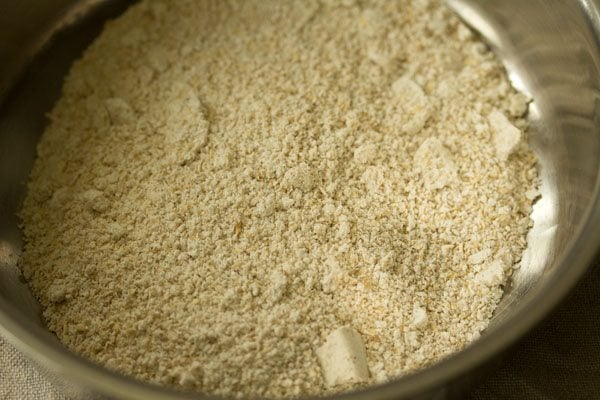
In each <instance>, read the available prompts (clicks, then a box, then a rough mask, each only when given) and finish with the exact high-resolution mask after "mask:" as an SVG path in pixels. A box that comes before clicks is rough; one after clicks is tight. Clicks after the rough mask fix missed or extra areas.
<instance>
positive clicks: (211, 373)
mask: <svg viewBox="0 0 600 400" xmlns="http://www.w3.org/2000/svg"><path fill="white" fill-rule="evenodd" d="M526 104H527V103H526V99H525V98H524V97H523V96H522V95H520V94H518V93H516V92H515V91H514V90H513V89H512V88H511V87H510V84H509V82H508V80H507V78H506V75H505V72H504V70H503V69H502V67H501V65H500V63H499V62H498V61H497V60H496V59H495V58H494V56H493V54H491V53H490V52H489V51H488V50H487V49H486V47H485V46H484V45H483V44H481V43H480V42H479V41H478V40H477V39H476V38H475V37H474V36H473V35H472V34H471V33H470V31H469V30H468V29H467V28H466V27H465V26H464V25H462V24H461V23H460V22H459V20H458V19H457V18H456V17H455V16H453V15H452V14H451V13H450V12H449V11H448V10H446V9H445V7H444V6H442V4H441V3H440V2H439V1H425V0H420V1H417V0H413V1H409V0H398V1H369V0H361V1H352V0H339V1H335V0H328V1H325V0H321V1H316V0H312V1H310V0H306V1H292V0H286V1H281V0H247V1H242V0H239V1H235V0H231V1H221V0H213V1H209V0H203V1H192V0H188V1H183V0H177V1H166V0H164V1H163V0H153V1H142V2H140V3H139V4H136V5H135V6H133V7H132V8H131V9H130V10H129V11H127V12H126V13H125V14H124V15H123V16H122V17H121V18H119V19H117V20H115V21H112V22H110V23H108V24H107V26H106V29H105V30H104V32H103V33H102V34H101V35H100V37H99V38H98V39H97V41H96V42H95V43H94V44H93V45H92V46H91V47H90V48H89V49H88V50H87V51H86V53H85V55H84V56H83V58H82V59H81V60H79V61H77V62H76V63H75V65H74V66H73V68H72V70H71V72H70V74H69V76H68V77H67V80H66V82H65V85H64V91H63V96H62V98H61V99H60V100H59V101H58V103H57V104H56V106H55V108H54V110H53V111H52V113H51V114H50V120H51V121H50V124H49V126H48V128H47V130H46V132H45V134H44V136H43V137H42V139H41V142H40V144H39V148H38V150H39V158H38V160H37V161H36V163H35V166H34V169H33V172H32V175H31V182H30V185H29V194H28V197H27V199H26V201H25V204H24V208H23V212H22V217H23V227H24V233H25V238H26V245H25V249H24V253H23V256H22V259H21V266H22V269H23V272H24V275H25V277H26V278H27V279H28V281H29V282H30V285H31V287H32V289H33V290H34V292H35V293H36V294H37V296H38V297H39V299H40V301H41V303H42V305H43V307H44V317H45V319H46V321H47V323H48V326H49V328H50V329H51V330H52V331H54V332H56V334H57V336H58V337H59V338H60V340H62V341H63V342H64V343H65V344H66V345H67V346H68V347H69V348H71V349H73V350H74V351H76V352H78V353H81V354H83V355H84V356H86V357H89V358H90V359H92V360H94V361H97V362H98V363H100V364H102V365H104V366H106V367H108V368H111V369H115V370H117V371H121V372H123V373H125V374H128V375H131V376H134V377H136V378H139V379H142V380H145V381H149V382H155V383H160V384H165V385H174V386H178V387H182V388H185V389H193V390H199V391H204V392H208V393H213V394H221V395H230V396H238V397H241V396H251V395H253V396H260V397H263V396H268V397H279V396H296V395H301V394H319V393H328V392H332V391H338V390H345V389H348V388H349V387H346V386H336V387H333V388H327V387H326V386H325V383H324V378H323V374H322V371H321V369H320V366H319V363H318V360H317V356H316V354H315V351H316V350H317V349H318V348H319V347H320V346H321V345H323V343H324V341H325V338H326V337H327V335H328V334H329V333H330V332H331V331H333V330H335V329H337V328H339V327H342V326H351V327H352V328H353V329H354V330H356V332H358V333H359V334H360V335H361V337H362V340H363V341H364V344H365V347H366V355H367V360H368V368H369V374H370V378H369V383H374V382H380V381H385V380H388V379H391V378H393V377H396V376H400V375H404V374H407V373H410V372H411V371H415V370H416V369H419V368H422V367H424V366H427V365H429V364H431V363H433V362H435V361H437V360H439V359H441V358H443V357H445V356H447V355H448V354H450V353H452V352H455V351H458V350H460V349H462V348H464V347H465V346H466V345H467V344H468V343H470V342H471V341H472V340H474V339H476V338H477V337H478V336H479V334H480V332H481V331H482V330H483V329H484V328H485V327H486V326H487V324H488V322H489V319H490V317H491V315H492V312H493V310H494V308H495V307H496V304H497V302H498V300H499V299H500V297H501V296H502V292H503V289H502V285H503V284H504V283H505V282H506V279H507V277H508V276H510V273H511V269H512V268H513V266H514V265H516V263H517V262H518V261H519V259H520V257H521V254H522V252H523V249H524V247H525V235H526V233H527V231H528V229H529V228H530V225H531V221H530V218H529V215H530V212H531V205H532V199H531V196H529V197H528V196H527V193H531V192H532V191H533V190H535V187H536V185H537V174H536V170H535V158H534V157H533V155H532V154H531V152H530V151H529V150H528V149H527V147H526V145H525V144H524V141H522V140H521V141H520V142H519V143H518V145H516V146H515V145H514V144H515V142H514V139H515V138H516V140H518V138H519V137H520V136H519V135H520V134H521V131H524V130H525V128H526V125H525V122H524V120H523V119H522V117H523V114H524V113H525V112H526V109H527V107H526ZM490 116H492V117H491V120H492V123H490ZM493 121H500V122H501V127H502V129H496V128H494V126H493V125H494V122H493ZM500 122H496V124H500ZM515 129H517V130H518V135H516V134H515V132H516V131H515ZM504 132H508V133H510V134H511V136H510V138H504V137H503V136H502V135H503V134H504ZM495 143H500V145H502V146H503V147H502V148H501V149H498V148H496V147H495Z"/></svg>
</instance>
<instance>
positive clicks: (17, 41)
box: [0, 0, 600, 399]
mask: <svg viewBox="0 0 600 400" xmlns="http://www.w3.org/2000/svg"><path fill="white" fill-rule="evenodd" d="M0 1H1V0H0ZM129 3H130V2H126V1H120V2H118V1H108V0H105V1H102V0H94V1H89V0H88V1H85V0H84V1H74V0H60V1H59V0H57V1H54V2H43V3H40V2H37V1H34V0H27V1H22V2H8V1H2V9H3V12H2V13H0V60H2V62H0V98H2V97H4V99H3V101H2V102H1V104H2V105H1V106H0V333H1V334H2V335H4V336H5V337H6V338H8V339H9V340H10V341H11V342H12V343H13V344H15V346H17V347H18V348H19V349H21V351H23V352H24V353H25V354H26V355H27V356H28V357H30V358H31V359H32V360H34V361H35V362H36V364H38V365H39V366H40V368H42V369H43V370H44V371H46V372H47V374H48V375H49V376H51V377H52V378H53V379H54V381H55V382H56V383H57V385H59V386H60V387H61V388H62V389H63V390H64V391H65V392H66V393H68V394H69V395H70V396H72V397H73V398H86V399H88V398H115V399H125V398H127V399H176V398H194V397H193V396H188V397H182V396H184V395H181V394H178V393H174V392H170V391H167V390H164V389H158V388H155V387H152V386H148V385H144V384H140V383H137V382H134V381H131V380H129V379H127V378H124V377H120V376H117V375H115V374H112V373H110V372H108V371H106V370H103V369H101V368H99V367H97V366H94V365H92V364H91V363H89V362H87V361H85V360H82V359H81V358H79V357H78V356H76V355H74V354H71V353H70V352H68V351H66V350H65V349H64V348H63V347H62V346H61V345H60V343H58V341H57V340H56V339H55V338H54V337H53V336H52V335H51V334H50V333H49V332H48V331H47V330H46V329H45V328H44V326H43V323H42V321H41V319H40V318H39V310H38V307H37V305H36V302H35V300H34V299H33V298H32V296H31V295H30V294H29V291H28V290H27V286H26V285H25V284H24V283H23V282H22V281H21V279H20V278H19V274H18V270H17V269H16V267H15V262H16V260H17V258H18V254H19V251H20V247H21V241H20V234H19V230H18V221H17V219H16V217H15V212H16V210H18V207H19V204H20V201H21V199H22V198H23V196H24V189H25V186H24V182H25V181H26V179H27V174H28V171H29V169H30V167H31V164H32V162H33V158H34V155H35V143H36V141H37V139H38V137H39V135H40V134H41V132H42V130H43V127H44V124H45V120H44V113H45V112H46V111H48V110H49V109H50V108H51V107H52V104H53V102H54V101H55V99H56V98H57V97H58V95H59V92H60V86H61V82H62V77H63V76H64V74H65V73H66V71H67V70H68V67H69V65H70V63H71V62H72V61H73V60H74V59H75V58H76V57H77V56H78V54H80V52H81V51H82V49H84V48H85V46H86V45H87V44H89V43H90V41H91V40H93V38H94V36H95V35H96V34H97V33H98V32H99V30H100V28H101V25H102V21H103V20H105V19H106V18H109V17H111V16H115V15H118V14H119V13H120V12H121V11H122V10H123V9H124V8H125V6H126V5H127V4H129ZM448 3H449V5H450V6H451V7H452V8H453V9H454V10H456V12H457V13H458V14H459V15H461V16H462V17H463V18H464V19H465V20H466V21H467V22H468V23H470V24H471V25H472V26H473V27H475V28H476V29H477V30H479V31H480V32H481V33H482V35H483V36H484V37H485V39H486V40H487V41H488V43H489V44H490V45H491V46H492V47H493V48H494V49H495V50H496V51H497V53H498V54H499V55H500V56H501V58H502V59H503V60H504V61H505V63H506V65H507V68H508V70H509V73H510V77H511V79H512V80H513V82H514V84H515V86H517V87H518V88H520V89H522V90H524V91H526V92H527V93H528V94H530V95H531V96H532V97H533V99H534V102H533V103H532V104H531V106H530V123H531V130H530V135H529V141H530V143H531V145H532V147H533V149H534V151H535V152H536V154H537V155H538V157H539V160H540V171H541V176H542V195H543V197H542V199H541V200H540V201H539V202H538V203H537V204H536V206H535V211H534V215H533V217H534V220H535V226H534V229H533V230H532V232H531V234H530V236H529V246H528V250H527V252H526V254H525V255H524V257H523V260H522V261H521V268H520V269H519V270H518V271H517V273H516V274H515V275H514V278H513V280H512V283H511V285H510V287H509V288H508V290H507V292H506V295H505V296H504V298H503V300H502V302H501V304H500V306H499V307H498V310H497V312H496V314H495V316H494V319H493V322H492V325H491V326H490V327H489V328H488V329H487V330H486V332H485V333H484V334H483V335H482V337H481V339H480V340H479V341H477V342H476V343H474V344H473V345H472V346H470V347H469V348H467V349H466V350H464V351H463V352H461V353H459V354H456V355H454V356H452V357H450V358H448V359H447V360H445V361H443V362H441V363H439V364H437V365H435V366H433V367H431V368H429V369H427V370H424V371H421V372H419V373H416V374H413V375H410V376H407V377H404V378H402V379H399V380H397V381H395V382H391V383H389V384H386V385H382V386H378V387H374V388H371V389H369V390H366V391H361V392H356V393H353V394H348V395H343V396H338V398H347V399H366V398H368V399H392V398H395V399H403V398H411V399H444V398H454V397H458V398H460V394H461V390H462V388H463V387H464V385H465V382H466V381H468V380H469V379H470V377H471V376H472V375H471V372H470V371H473V370H475V369H477V367H479V366H481V365H483V364H484V363H486V362H487V361H488V360H490V359H493V358H494V357H495V356H496V355H497V354H499V353H500V352H502V351H503V350H505V349H506V348H507V346H508V345H509V344H510V343H512V342H513V341H514V340H516V339H517V338H518V337H520V336H521V335H523V334H524V333H525V332H527V331H528V330H529V329H531V328H532V326H533V325H534V324H535V323H537V322H538V321H539V320H540V319H541V318H543V317H544V316H545V315H546V314H547V313H548V312H549V310H550V309H551V308H552V307H553V306H554V305H556V303H557V302H558V301H559V300H560V299H561V298H562V297H564V295H565V294H566V293H567V291H568V290H569V289H570V288H571V287H572V286H573V284H574V283H575V282H576V281H577V279H579V278H580V277H581V276H582V274H583V272H584V271H585V269H586V268H587V266H588V264H589V263H590V261H591V259H592V258H593V256H594V255H595V253H596V252H597V251H598V249H599V248H600V194H599V185H600V92H599V88H600V1H595V0H571V1H547V0H527V1H523V0H503V1H489V0H488V1H486V0H449V1H448ZM90 7H91V8H90ZM89 9H91V10H94V12H87V10H89ZM61 29H62V30H63V31H62V33H59V34H58V35H56V37H55V39H54V40H53V41H52V43H51V44H50V45H49V46H46V47H47V50H46V51H44V52H41V53H40V54H41V55H40V56H38V57H37V58H36V59H35V61H34V62H33V63H32V64H31V68H29V70H28V72H27V73H25V74H20V72H22V71H23V67H24V65H25V64H26V63H28V60H31V57H32V55H33V54H34V53H37V52H39V49H40V48H41V46H42V44H43V43H45V42H46V41H47V40H48V38H49V37H50V36H51V34H52V32H56V31H57V30H61ZM19 74H20V75H19ZM17 76H21V79H20V80H19V82H18V83H17V84H16V85H13V84H14V82H15V79H16V77H17ZM9 86H14V88H13V90H12V92H11V93H10V94H8V95H6V93H7V92H6V88H8V87H9ZM196 398H197V396H196Z"/></svg>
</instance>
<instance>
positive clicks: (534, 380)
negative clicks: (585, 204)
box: [468, 257, 600, 400]
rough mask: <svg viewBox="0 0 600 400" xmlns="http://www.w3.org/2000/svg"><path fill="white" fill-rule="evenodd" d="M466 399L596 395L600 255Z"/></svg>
mask: <svg viewBox="0 0 600 400" xmlns="http://www.w3.org/2000/svg"><path fill="white" fill-rule="evenodd" d="M468 399H469V400H512V399H515V400H516V399H519V400H563V399H564V400H570V399H600V257H597V258H596V262H595V263H594V264H593V266H592V267H591V268H590V270H589V271H588V272H587V273H586V275H584V277H583V278H582V280H581V281H580V282H579V283H578V284H577V286H576V288H575V289H574V290H573V291H572V292H571V293H570V294H569V295H568V296H567V298H566V299H565V300H564V301H563V302H562V303H561V304H560V306H559V307H558V308H557V309H556V310H555V311H554V312H553V313H552V314H551V315H550V316H549V317H548V318H547V319H545V320H544V321H543V322H542V323H541V324H540V325H539V326H538V327H537V328H536V329H534V330H533V331H532V332H531V333H529V334H528V335H527V336H525V338H523V339H522V340H521V341H519V342H518V343H517V344H516V345H515V346H514V347H513V348H512V349H511V350H510V351H509V352H507V354H506V355H505V356H504V358H503V359H502V361H501V364H500V366H499V368H498V369H496V370H493V371H492V372H491V373H490V374H489V375H488V376H487V377H486V378H484V379H483V381H482V382H481V383H479V384H478V385H475V386H474V388H473V390H472V392H471V394H470V396H469V397H468Z"/></svg>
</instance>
